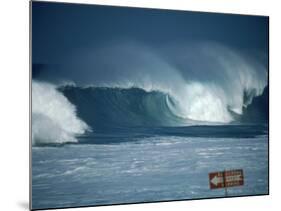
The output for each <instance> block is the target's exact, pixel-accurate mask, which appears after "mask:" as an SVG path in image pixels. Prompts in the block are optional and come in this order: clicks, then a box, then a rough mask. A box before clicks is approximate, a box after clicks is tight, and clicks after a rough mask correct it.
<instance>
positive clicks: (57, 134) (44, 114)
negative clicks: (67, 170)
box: [32, 81, 89, 144]
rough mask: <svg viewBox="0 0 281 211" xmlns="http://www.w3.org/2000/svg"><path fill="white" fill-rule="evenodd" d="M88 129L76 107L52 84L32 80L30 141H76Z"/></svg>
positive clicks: (34, 142)
mask: <svg viewBox="0 0 281 211" xmlns="http://www.w3.org/2000/svg"><path fill="white" fill-rule="evenodd" d="M86 130H89V127H88V125H87V124H86V123H85V122H83V121H82V120H81V119H79V118H78V117H77V115H76V108H75V106H74V105H72V104H71V103H70V102H69V101H68V99H67V98H66V97H65V96H64V95H63V94H62V93H60V92H59V91H57V90H56V87H55V86H54V85H51V84H48V83H42V82H37V81H32V143H33V144H45V143H66V142H77V139H76V136H77V135H80V134H83V133H84V132H85V131H86Z"/></svg>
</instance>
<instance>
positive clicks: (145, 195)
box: [32, 81, 269, 209]
mask: <svg viewBox="0 0 281 211" xmlns="http://www.w3.org/2000/svg"><path fill="white" fill-rule="evenodd" d="M262 97H263V98H262V100H260V99H259V100H257V99H253V100H252V104H251V105H254V104H257V105H259V104H260V102H262V103H264V102H265V100H267V98H266V97H264V96H262ZM195 101H196V99H195ZM198 103H203V104H200V106H199V107H196V106H195V108H197V109H198V110H189V111H187V110H186V112H190V115H195V116H196V115H199V114H201V117H202V118H207V119H208V118H210V117H212V116H214V119H215V120H216V118H220V119H221V120H223V119H224V118H226V119H227V118H233V121H229V122H216V121H213V122H210V121H201V120H200V121H194V120H192V119H188V118H184V117H183V116H182V115H181V114H182V112H183V110H182V109H181V108H180V107H179V105H180V103H179V102H178V101H177V100H175V99H174V98H173V97H171V95H169V94H167V93H165V92H159V91H147V90H143V89H140V88H134V87H133V88H114V87H113V88H108V87H86V88H85V87H76V86H63V87H56V86H54V85H51V84H48V83H43V82H36V81H33V84H32V208H33V209H45V208H63V207H79V206H95V205H110V204H123V203H140V202H155V201H170V200H184V199H200V198H213V197H225V196H245V195H261V194H268V191H269V190H268V122H267V121H256V123H250V122H247V121H246V120H247V118H246V116H247V112H248V116H249V117H252V116H253V111H257V110H256V108H258V106H256V107H252V108H251V110H249V111H247V110H244V111H243V112H244V113H243V116H239V115H238V114H236V115H235V116H233V117H232V116H231V113H230V112H227V111H225V110H220V109H219V107H217V108H215V109H214V108H212V109H209V108H206V109H204V110H202V106H201V105H204V106H205V102H204V100H199V101H198V102H197V104H198ZM215 105H219V104H217V103H215V104H212V106H215ZM210 106H211V105H210ZM259 107H260V106H259ZM249 108H250V107H249ZM264 108H265V109H264V113H261V112H259V113H258V114H259V115H258V117H259V118H260V119H261V120H262V118H261V117H262V114H263V115H266V114H267V110H266V107H265V106H264ZM203 111H204V112H203ZM234 117H235V118H234ZM226 119H225V120H226ZM254 119H255V118H254ZM263 119H266V116H265V117H263ZM255 120H257V118H256V119H255ZM232 169H242V170H243V173H244V185H243V186H237V187H231V188H228V189H227V195H225V194H226V192H225V190H224V189H223V188H222V189H210V184H209V176H208V175H209V173H210V172H216V171H224V170H232Z"/></svg>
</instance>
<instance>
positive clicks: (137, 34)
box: [32, 1, 268, 83]
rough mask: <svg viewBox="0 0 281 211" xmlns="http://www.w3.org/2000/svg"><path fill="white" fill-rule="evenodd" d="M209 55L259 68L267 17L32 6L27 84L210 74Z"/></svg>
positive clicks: (264, 58) (265, 43)
mask: <svg viewBox="0 0 281 211" xmlns="http://www.w3.org/2000/svg"><path fill="white" fill-rule="evenodd" d="M206 49H208V52H209V53H208V55H207V56H206V53H204V52H205V51H206ZM210 49H211V50H210ZM225 49H226V50H225ZM229 49H231V50H229ZM213 51H215V55H217V56H218V57H220V55H224V54H225V51H226V52H227V54H231V52H233V51H234V52H236V54H239V56H240V57H244V58H246V59H247V61H251V63H257V62H259V63H261V64H262V65H264V66H267V58H268V17H264V16H246V15H226V14H218V13H202V12H189V11H174V10H157V9H143V8H129V7H112V6H98V5H82V4H65V3H49V2H37V1H35V2H32V63H33V78H35V79H37V78H38V79H41V80H47V81H59V80H61V79H66V80H70V81H74V82H77V83H79V82H81V83H85V82H87V83H91V81H92V83H95V82H97V81H105V82H106V81H108V80H109V77H111V78H114V80H117V79H119V78H120V77H126V76H127V75H130V74H132V73H131V72H132V69H135V67H139V66H143V68H140V69H138V68H137V70H135V71H133V72H134V73H135V72H139V71H142V70H144V69H146V70H147V71H150V72H151V71H154V70H155V69H156V68H157V67H160V68H162V67H163V65H164V66H165V68H166V67H167V66H169V67H171V68H176V69H179V72H180V73H181V74H183V75H185V72H192V71H193V72H196V71H197V72H198V70H201V69H209V70H210V71H213V70H212V68H217V66H218V65H216V64H215V65H214V64H212V63H213V62H212V59H211V56H212V55H214V54H213ZM217 51H219V53H217ZM202 52H203V53H202ZM202 61H204V62H203V64H202ZM204 63H205V64H204ZM185 67H188V68H185ZM210 67H211V68H210ZM199 72H200V71H199ZM201 73H202V71H201ZM89 75H92V76H93V77H89ZM120 75H121V76H120ZM191 75H192V74H191ZM198 75H199V74H197V77H198ZM202 75H203V74H201V78H202V77H203V76H202ZM191 77H192V76H191ZM203 78H204V77H203Z"/></svg>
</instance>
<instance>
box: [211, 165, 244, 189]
mask: <svg viewBox="0 0 281 211" xmlns="http://www.w3.org/2000/svg"><path fill="white" fill-rule="evenodd" d="M209 183H210V188H211V189H216V188H228V187H233V186H240V185H244V176H243V170H242V169H235V170H228V171H219V172H212V173H209Z"/></svg>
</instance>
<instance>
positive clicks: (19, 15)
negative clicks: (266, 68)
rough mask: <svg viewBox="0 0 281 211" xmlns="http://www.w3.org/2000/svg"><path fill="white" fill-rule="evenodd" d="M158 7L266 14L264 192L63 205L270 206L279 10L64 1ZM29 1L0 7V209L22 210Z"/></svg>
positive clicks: (266, 0) (156, 0) (218, 3)
mask: <svg viewBox="0 0 281 211" xmlns="http://www.w3.org/2000/svg"><path fill="white" fill-rule="evenodd" d="M67 2H76V3H77V2H79V3H94V4H107V5H119V6H135V7H149V8H164V9H181V10H193V11H208V12H226V13H238V14H241V13H242V14H255V15H269V16H270V194H271V195H270V196H258V197H243V198H231V199H208V200H196V201H182V202H165V203H154V204H138V205H120V206H109V207H108V206H107V207H95V208H78V209H67V210H69V211H70V210H125V211H126V210H132V209H133V210H139V211H141V210H143V209H157V210H171V209H173V210H187V209H188V210H191V211H193V210H214V209H215V210H225V209H227V210H228V211H231V210H235V211H237V210H246V209H247V210H255V211H258V210H267V209H270V210H274V209H278V205H280V202H279V201H280V195H281V193H280V187H281V184H280V180H281V179H280V178H281V174H280V172H281V168H280V163H279V160H280V158H281V156H280V154H281V153H280V152H279V151H280V149H281V144H280V143H281V139H280V135H279V131H278V130H280V126H279V121H280V120H279V118H280V117H281V115H280V109H281V105H280V93H279V90H281V87H280V84H281V82H280V72H281V65H280V62H279V61H280V49H281V48H280V38H281V27H280V21H281V13H280V6H279V5H278V3H279V2H278V1H273V0H263V1H262V0H256V1H254V0H227V1H225V0H185V1H181V0H173V1H163V0H162V1H161V0H106V1H105V0H104V1H97V0H92V1H89V0H88V1H86V0H67ZM28 5H29V2H28V1H27V0H26V1H23V0H14V1H2V2H1V6H0V15H1V17H0V23H1V25H0V26H1V28H0V29H1V32H0V36H1V39H0V53H1V55H0V58H1V60H0V74H1V75H0V80H1V81H0V86H1V88H0V91H1V93H0V94H1V95H0V96H1V104H0V105H1V107H0V119H1V121H0V122H1V127H0V128H1V129H2V130H1V136H0V137H1V142H0V143H1V146H0V150H1V151H0V156H1V157H0V162H1V165H0V167H1V172H0V182H1V183H0V184H1V186H0V194H1V204H0V208H1V210H13V211H17V210H27V209H28V186H29V184H28V181H29V175H28V167H29V166H28V163H29V158H28V154H29V148H28V139H29V133H28V131H29V129H28V128H29V124H28V122H29V114H28V113H29V98H28V97H29V83H28V82H29V69H28V66H29V29H28V27H29V19H28V16H29V8H28Z"/></svg>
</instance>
